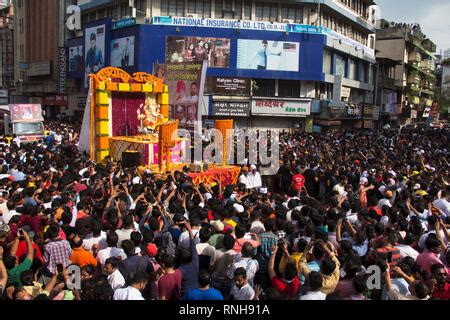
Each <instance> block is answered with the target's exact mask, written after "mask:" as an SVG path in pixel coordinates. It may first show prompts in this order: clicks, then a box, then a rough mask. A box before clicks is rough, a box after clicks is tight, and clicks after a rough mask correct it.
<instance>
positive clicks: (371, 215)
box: [0, 123, 450, 300]
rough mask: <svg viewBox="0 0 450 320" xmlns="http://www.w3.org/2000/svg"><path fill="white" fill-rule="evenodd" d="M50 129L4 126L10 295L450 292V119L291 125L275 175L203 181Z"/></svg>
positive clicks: (0, 154)
mask: <svg viewBox="0 0 450 320" xmlns="http://www.w3.org/2000/svg"><path fill="white" fill-rule="evenodd" d="M47 128H48V131H47V133H46V137H45V139H44V140H43V141H39V142H35V143H32V144H24V143H21V142H20V139H18V138H17V137H14V139H12V140H11V141H8V140H7V139H1V140H0V170H1V175H0V296H1V298H2V299H6V300H366V299H371V300H429V299H441V300H448V299H449V298H450V283H449V279H450V273H449V267H450V250H449V249H448V248H449V247H448V242H449V240H450V230H449V229H450V204H449V198H450V188H449V175H448V169H449V166H448V157H449V152H450V150H449V149H447V148H448V146H449V131H448V130H405V131H401V132H400V131H398V130H384V131H380V132H370V133H365V132H360V131H331V132H329V133H322V134H316V133H315V134H307V133H301V132H298V133H283V134H282V135H281V137H280V148H281V150H280V151H281V156H282V158H281V160H280V169H279V171H278V173H277V174H276V175H274V176H263V177H262V176H261V174H260V173H259V171H258V168H259V167H258V163H255V164H252V163H249V164H248V167H247V166H243V168H242V173H241V175H240V177H239V182H238V184H236V185H221V182H220V181H219V180H217V181H216V182H215V183H214V184H213V185H205V184H201V185H198V186H197V185H194V184H193V182H192V179H191V178H190V177H189V168H188V167H185V168H184V169H183V171H176V172H174V173H170V174H165V175H159V174H155V173H153V172H151V171H150V170H148V169H147V168H143V167H139V168H125V167H124V166H123V165H122V164H121V163H120V162H112V161H111V160H110V159H109V158H107V159H105V161H103V162H102V163H94V162H92V161H90V160H89V158H88V156H87V155H86V154H83V153H79V152H78V150H77V146H76V145H77V142H78V135H77V133H78V132H79V127H74V126H72V125H62V124H60V123H52V124H49V125H48V126H47ZM74 266H75V268H74ZM77 270H79V272H78V273H77ZM374 270H375V271H374ZM376 271H378V278H379V279H377V278H376V277H377V272H376ZM373 275H375V276H373ZM377 280H379V281H377ZM377 284H378V285H377Z"/></svg>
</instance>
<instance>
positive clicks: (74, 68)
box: [69, 46, 84, 73]
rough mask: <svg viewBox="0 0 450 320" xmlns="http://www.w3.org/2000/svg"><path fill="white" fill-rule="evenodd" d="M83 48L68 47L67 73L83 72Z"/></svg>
mask: <svg viewBox="0 0 450 320" xmlns="http://www.w3.org/2000/svg"><path fill="white" fill-rule="evenodd" d="M83 66H84V61H83V46H74V47H69V72H76V73H80V72H83Z"/></svg>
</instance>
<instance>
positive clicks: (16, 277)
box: [3, 229, 34, 287]
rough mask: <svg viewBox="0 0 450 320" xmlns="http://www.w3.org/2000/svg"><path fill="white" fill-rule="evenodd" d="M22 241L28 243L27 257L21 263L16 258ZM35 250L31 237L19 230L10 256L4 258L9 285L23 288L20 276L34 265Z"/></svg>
mask: <svg viewBox="0 0 450 320" xmlns="http://www.w3.org/2000/svg"><path fill="white" fill-rule="evenodd" d="M20 239H24V240H25V241H26V243H27V251H28V253H27V256H26V257H25V259H24V260H23V261H22V262H21V263H19V258H18V257H16V252H17V248H18V246H19V242H20ZM33 258H34V248H33V242H32V240H31V239H30V236H29V235H28V233H27V232H26V231H24V230H23V229H19V231H18V236H17V237H16V239H15V240H14V243H13V245H12V247H11V249H10V255H9V256H6V257H4V258H3V260H4V264H5V267H6V269H7V273H8V284H9V285H13V286H16V287H21V286H22V282H21V280H20V274H21V273H22V272H23V271H26V270H29V269H30V268H31V266H32V264H33Z"/></svg>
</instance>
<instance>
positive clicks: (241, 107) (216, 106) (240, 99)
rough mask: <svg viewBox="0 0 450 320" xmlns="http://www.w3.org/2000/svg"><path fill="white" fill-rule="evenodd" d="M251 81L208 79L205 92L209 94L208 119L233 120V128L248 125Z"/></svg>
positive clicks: (229, 78) (232, 78)
mask: <svg viewBox="0 0 450 320" xmlns="http://www.w3.org/2000/svg"><path fill="white" fill-rule="evenodd" d="M250 87H251V80H250V79H248V78H238V77H208V78H207V81H206V91H207V92H208V93H209V94H211V99H210V107H209V112H208V115H209V117H208V118H209V119H212V120H216V119H217V120H218V119H233V120H234V124H235V128H248V127H249V125H250V120H249V119H250V102H251V101H250V95H251V89H250Z"/></svg>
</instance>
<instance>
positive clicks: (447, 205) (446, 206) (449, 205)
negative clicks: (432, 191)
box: [433, 190, 450, 217]
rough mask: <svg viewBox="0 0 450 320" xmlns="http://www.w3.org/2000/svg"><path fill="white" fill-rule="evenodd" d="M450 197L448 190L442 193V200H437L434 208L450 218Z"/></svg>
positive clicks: (434, 202)
mask: <svg viewBox="0 0 450 320" xmlns="http://www.w3.org/2000/svg"><path fill="white" fill-rule="evenodd" d="M449 197H450V192H448V191H446V190H442V191H441V197H440V199H436V200H434V201H433V206H434V207H435V208H436V209H439V211H441V213H442V215H444V216H446V217H449V216H450V202H449V201H448V199H449Z"/></svg>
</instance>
